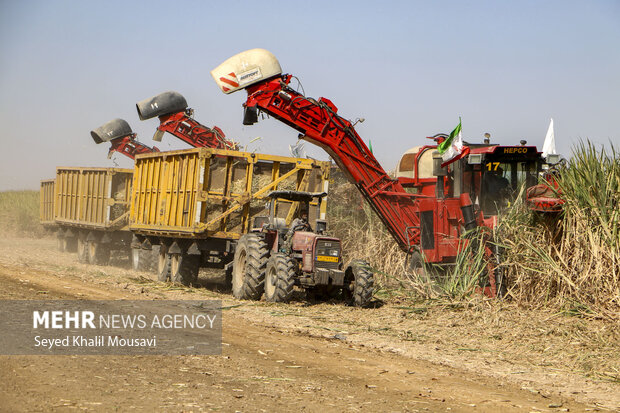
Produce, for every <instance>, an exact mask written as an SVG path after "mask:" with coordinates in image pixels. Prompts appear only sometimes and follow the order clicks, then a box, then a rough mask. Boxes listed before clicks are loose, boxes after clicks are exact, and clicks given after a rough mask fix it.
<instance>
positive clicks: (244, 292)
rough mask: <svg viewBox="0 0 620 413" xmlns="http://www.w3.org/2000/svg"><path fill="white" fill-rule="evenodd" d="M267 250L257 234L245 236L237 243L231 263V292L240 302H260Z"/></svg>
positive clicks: (263, 284) (267, 255)
mask: <svg viewBox="0 0 620 413" xmlns="http://www.w3.org/2000/svg"><path fill="white" fill-rule="evenodd" d="M268 258H269V250H268V249H267V244H266V243H265V241H264V240H263V239H262V238H261V237H260V236H259V235H258V234H252V233H250V234H245V235H243V236H242V237H241V238H240V239H239V242H238V243H237V248H236V251H235V257H234V259H233V260H234V262H233V277H232V292H233V296H234V297H235V298H239V299H242V300H260V297H261V295H263V290H264V288H265V270H266V267H267V259H268Z"/></svg>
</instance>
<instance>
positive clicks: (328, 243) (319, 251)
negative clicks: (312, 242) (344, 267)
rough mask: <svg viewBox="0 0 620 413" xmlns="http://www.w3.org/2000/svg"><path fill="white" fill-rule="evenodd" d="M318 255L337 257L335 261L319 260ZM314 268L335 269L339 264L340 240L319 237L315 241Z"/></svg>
mask: <svg viewBox="0 0 620 413" xmlns="http://www.w3.org/2000/svg"><path fill="white" fill-rule="evenodd" d="M319 256H326V257H333V258H336V257H337V258H338V260H337V261H335V262H332V261H319V260H318V259H317V258H318V257H319ZM314 265H315V268H325V269H328V270H330V269H331V270H337V269H338V268H339V266H340V241H334V240H324V239H319V240H317V242H316V257H315V261H314Z"/></svg>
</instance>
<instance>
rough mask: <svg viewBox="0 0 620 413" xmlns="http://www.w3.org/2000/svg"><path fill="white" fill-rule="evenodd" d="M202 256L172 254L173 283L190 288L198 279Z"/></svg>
mask: <svg viewBox="0 0 620 413" xmlns="http://www.w3.org/2000/svg"><path fill="white" fill-rule="evenodd" d="M199 269H200V255H189V254H187V253H184V254H170V278H171V279H172V282H173V283H178V284H183V285H185V286H189V285H191V284H192V283H195V282H196V280H197V279H198V270H199Z"/></svg>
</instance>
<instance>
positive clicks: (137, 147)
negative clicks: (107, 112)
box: [90, 119, 159, 159]
mask: <svg viewBox="0 0 620 413" xmlns="http://www.w3.org/2000/svg"><path fill="white" fill-rule="evenodd" d="M90 136H92V138H93V140H94V141H95V143H97V144H99V143H103V142H110V144H111V146H110V150H109V152H108V158H110V157H111V156H112V154H113V153H114V152H118V153H122V154H123V155H125V156H127V157H129V158H131V159H135V158H136V155H138V154H141V153H151V152H159V149H157V148H156V147H154V146H153V147H150V146H147V145H145V144H143V143H141V142H139V141H138V140H137V139H136V134H135V133H134V132H133V131H132V130H131V127H130V126H129V124H128V123H127V122H126V121H125V120H123V119H113V120H111V121H109V122H108V123H106V124H104V125H102V126H100V127H98V128H97V129H95V130H93V131H91V132H90Z"/></svg>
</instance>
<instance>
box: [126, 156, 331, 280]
mask: <svg viewBox="0 0 620 413" xmlns="http://www.w3.org/2000/svg"><path fill="white" fill-rule="evenodd" d="M329 171H330V163H329V162H322V161H316V160H312V159H300V158H290V157H283V156H275V155H265V154H259V153H250V152H237V151H227V150H219V149H212V148H197V149H188V150H183V151H170V152H161V153H150V154H143V155H138V156H137V157H136V161H135V172H134V177H133V187H132V195H131V207H130V217H129V228H130V229H131V231H132V232H133V233H134V236H135V238H134V243H133V244H132V247H134V248H142V249H149V248H151V246H152V245H160V246H161V248H160V250H159V265H158V272H159V277H160V279H162V280H166V279H168V278H171V279H172V280H173V281H177V282H182V283H185V284H188V283H189V282H192V281H193V280H194V279H195V277H196V276H197V274H198V268H199V267H201V266H211V267H216V268H225V267H226V268H227V269H228V268H229V264H230V262H231V260H232V257H233V254H234V250H235V245H236V240H238V239H239V238H240V237H241V236H242V235H244V234H247V233H248V232H250V231H252V229H253V228H256V227H259V226H260V225H261V223H263V222H265V220H266V219H267V217H268V215H269V211H268V209H267V206H268V202H269V198H268V196H267V195H268V194H269V193H270V192H271V191H275V190H294V191H307V192H327V190H328V181H329ZM271 202H274V203H278V208H276V210H277V211H278V217H277V219H278V220H279V221H280V222H281V224H282V227H283V228H284V227H287V226H288V225H289V224H290V223H291V221H292V220H293V219H294V218H295V217H296V213H297V210H298V207H299V203H298V202H292V201H287V200H280V199H275V200H273V201H271ZM325 209H326V202H325V199H323V202H320V203H319V202H313V203H311V205H310V216H318V217H319V218H320V219H323V220H324V219H325Z"/></svg>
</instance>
